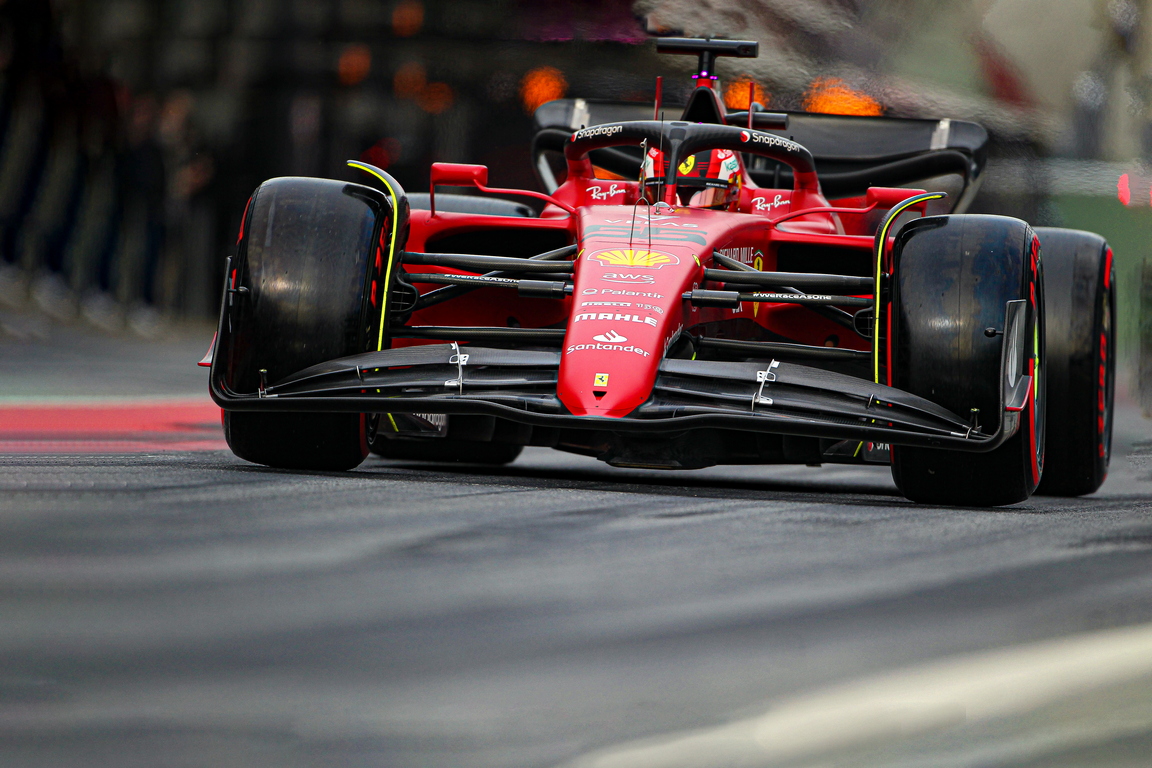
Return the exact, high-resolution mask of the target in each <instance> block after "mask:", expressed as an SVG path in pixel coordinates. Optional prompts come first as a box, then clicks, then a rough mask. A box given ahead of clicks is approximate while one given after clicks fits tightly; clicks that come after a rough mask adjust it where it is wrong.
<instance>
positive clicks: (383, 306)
mask: <svg viewBox="0 0 1152 768" xmlns="http://www.w3.org/2000/svg"><path fill="white" fill-rule="evenodd" d="M348 165H349V166H351V167H352V168H356V169H358V170H361V171H364V172H365V173H370V174H372V175H373V176H375V177H376V178H378V179H380V181H382V182H383V183H384V186H385V187H387V188H388V196H389V197H391V198H392V236H391V237H390V238H388V266H387V267H385V271H384V290H383V295H382V296H381V299H380V335H379V336H378V337H377V339H376V351H378V352H379V351H380V350H382V349H384V326H385V325H386V324H387V322H388V295H389V283H390V282H391V280H392V260H393V257H394V256H395V254H396V232H397V227H399V219H400V217H399V216H398V214H399V211H397V210H396V190H394V189H392V185H391V184H389V183H388V179H387V178H385V177H384V176H381V175H380V174H379V173H377V172H376V169H375V168H373V167H372V166H370V165H368V164H366V163H361V162H360V161H358V160H349V161H348ZM389 418H391V416H389ZM392 426H396V425H395V423H393V425H392Z"/></svg>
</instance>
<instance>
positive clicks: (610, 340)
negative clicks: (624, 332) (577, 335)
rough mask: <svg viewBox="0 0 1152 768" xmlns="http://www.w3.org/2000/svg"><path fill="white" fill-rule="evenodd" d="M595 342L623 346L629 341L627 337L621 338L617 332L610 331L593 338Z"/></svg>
mask: <svg viewBox="0 0 1152 768" xmlns="http://www.w3.org/2000/svg"><path fill="white" fill-rule="evenodd" d="M592 340H593V341H602V342H604V343H605V344H623V343H624V342H626V341H628V337H627V336H621V335H620V334H618V333H616V331H608V332H607V333H600V334H597V335H595V336H593V337H592Z"/></svg>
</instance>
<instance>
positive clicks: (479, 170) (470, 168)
mask: <svg viewBox="0 0 1152 768" xmlns="http://www.w3.org/2000/svg"><path fill="white" fill-rule="evenodd" d="M438 184H440V185H444V186H448V187H486V186H488V166H486V165H468V164H466V163H432V182H431V185H432V186H433V187H435V186H436V185H438Z"/></svg>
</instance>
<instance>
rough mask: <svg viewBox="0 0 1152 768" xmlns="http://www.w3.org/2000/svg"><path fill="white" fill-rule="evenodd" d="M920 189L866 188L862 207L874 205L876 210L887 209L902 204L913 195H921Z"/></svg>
mask: <svg viewBox="0 0 1152 768" xmlns="http://www.w3.org/2000/svg"><path fill="white" fill-rule="evenodd" d="M922 194H924V190H922V189H903V188H900V187H868V195H867V196H866V197H865V198H864V207H866V208H868V207H871V206H873V205H875V206H876V207H877V208H882V209H888V208H891V207H893V206H894V205H896V204H897V203H902V202H904V201H905V200H907V199H908V198H910V197H912V196H913V195H922Z"/></svg>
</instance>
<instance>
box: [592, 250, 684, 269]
mask: <svg viewBox="0 0 1152 768" xmlns="http://www.w3.org/2000/svg"><path fill="white" fill-rule="evenodd" d="M588 259H589V260H590V261H596V262H599V263H600V264H601V265H602V266H605V267H639V268H640V269H660V268H661V267H663V266H666V265H668V264H679V263H680V259H679V258H678V257H676V256H673V255H672V254H669V253H661V252H660V251H645V250H641V249H636V250H633V249H631V248H627V249H622V250H617V251H600V252H599V253H594V254H592V255H590V256H589V257H588Z"/></svg>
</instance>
